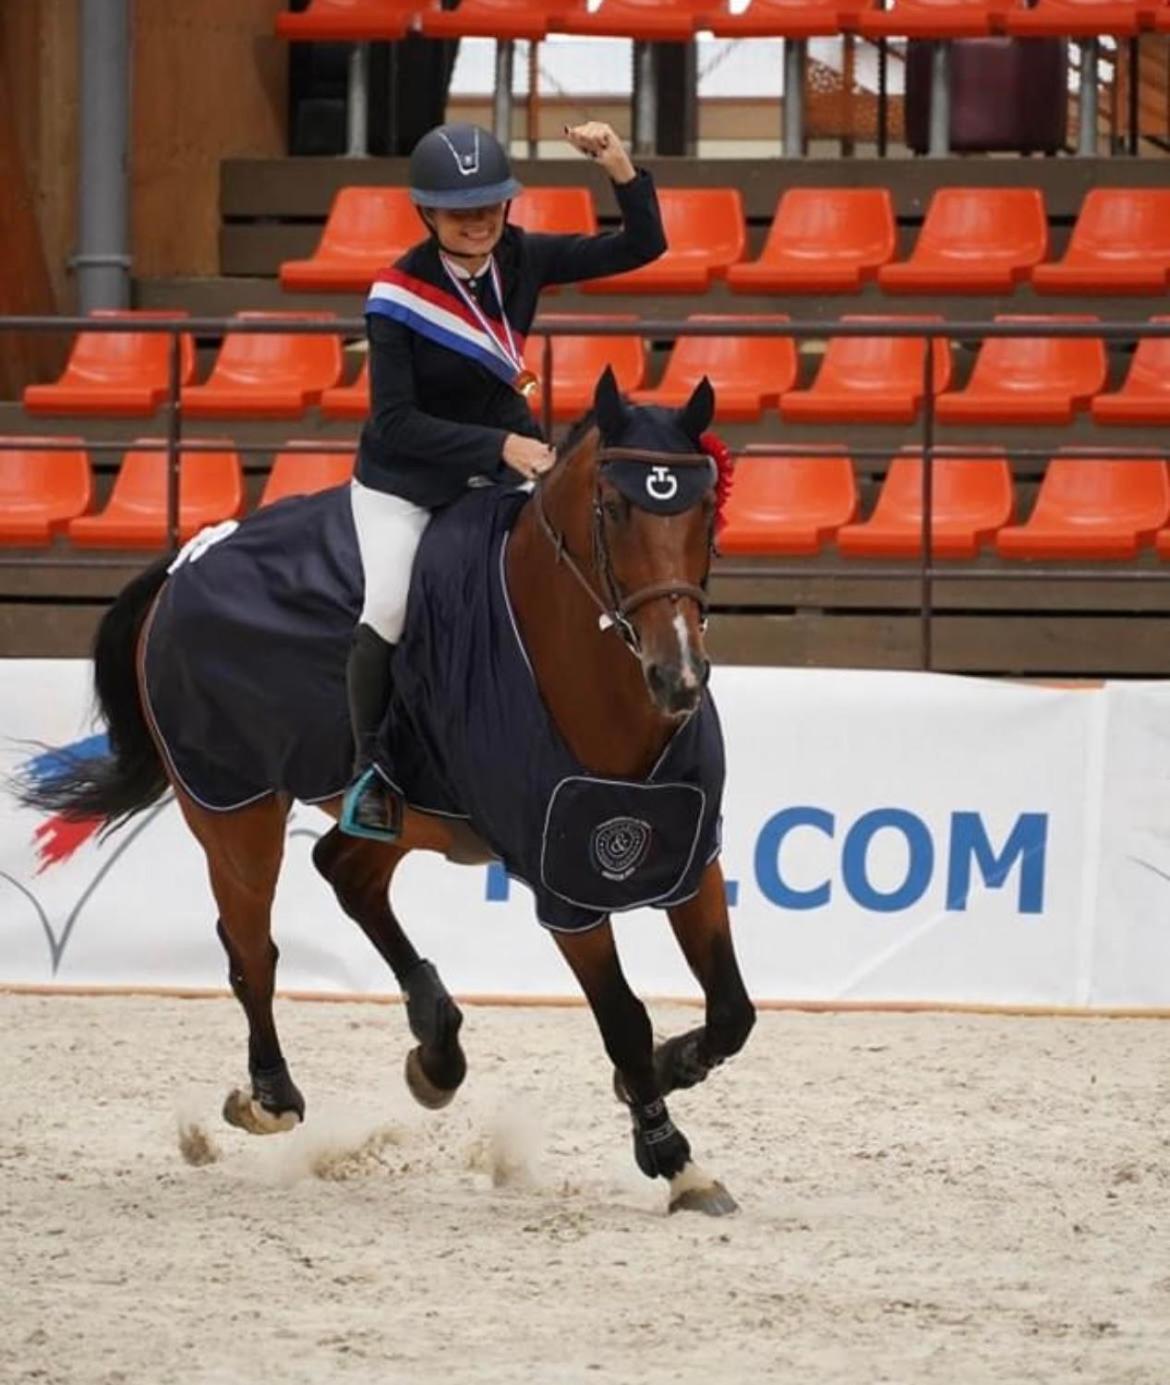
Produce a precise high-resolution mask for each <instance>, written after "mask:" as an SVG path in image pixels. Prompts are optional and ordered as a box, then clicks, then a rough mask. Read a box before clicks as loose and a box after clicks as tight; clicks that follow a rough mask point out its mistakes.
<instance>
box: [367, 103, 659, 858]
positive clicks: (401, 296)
mask: <svg viewBox="0 0 1170 1385" xmlns="http://www.w3.org/2000/svg"><path fill="white" fill-rule="evenodd" d="M565 134H566V137H567V139H568V140H569V142H570V143H571V144H572V145H573V147H574V148H575V149H577V150H579V151H580V152H581V153H583V154H587V155H588V156H589V157H591V158H594V159H596V160H597V162H598V163H599V164H600V165H601V167H602V168H604V169H605V171H606V172H607V173H608V174H609V176H610V178H611V179H612V180H613V184H614V191H615V193H616V195H617V201H618V206H619V208H620V209H621V214H622V226H621V229H620V230H617V231H610V232H606V233H603V234H601V235H597V236H582V235H537V234H529V233H527V232H525V231H522V230H520V229H519V228H518V227H516V226H512V225H509V224H508V221H507V215H508V204H509V203H510V202H511V200H512V198H513V197H515V196H516V195H517V193H519V192H520V191H521V187H520V184H519V183H518V182H517V181H516V179H515V178H514V177H513V176H512V170H511V168H510V166H509V163H508V156H507V153H506V152H505V151H504V149H503V147H502V146H501V145H500V144H499V143H498V142H497V141H496V140H495V139H494V138H493V136H492V135H490V134H489V133H488V131H487V130H483V129H480V128H479V127H478V126H475V125H440V126H438V127H437V128H436V129H434V130H431V131H430V132H429V133H428V134H426V135H424V136H423V138H422V139H421V140H420V141H419V142H418V144H417V145H416V146H415V149H414V153H413V154H412V155H411V159H410V195H411V198H412V200H413V201H414V203H415V204H416V206H417V207H418V209H419V214H420V216H421V217H422V219H423V221H424V222H425V223H426V226H427V229H428V231H429V233H430V234H429V235H428V237H427V239H426V240H424V241H421V242H420V243H419V244H418V245H416V246H414V247H413V249H411V250H408V251H407V253H406V254H405V255H404V256H403V257H402V258H401V259H400V260H399V261H398V262H397V263H396V264H395V265H394V266H393V268H391V269H388V270H384V271H381V272H380V273H379V276H378V278H377V279H376V280H375V281H374V284H373V286H372V287H371V289H370V296H369V299H368V300H367V303H366V323H367V331H368V335H369V345H370V417H369V420H368V421H367V423H366V425H365V427H364V428H363V430H362V437H361V445H360V448H359V451H358V459H357V466H356V469H355V473H354V481H353V486H352V499H353V517H354V526H355V528H356V530H357V539H358V546H359V548H360V550H361V559H362V568H363V572H364V576H365V599H364V605H363V606H362V611H361V616H360V618H359V623H358V626H357V630H356V633H355V635H354V640H353V645H352V648H351V652H350V656H349V662H348V665H347V668H346V683H347V688H348V693H349V712H350V720H351V724H352V727H353V735H354V746H355V759H356V763H355V767H354V778H353V781H352V782H351V784H350V786H349V788H348V790H347V791H346V795H345V802H344V805H343V809H342V818H341V823H342V827H343V828H345V829H346V830H347V831H351V832H354V833H356V834H357V835H360V836H373V837H378V838H382V839H386V840H393V839H394V837H395V836H396V835H397V830H398V823H397V813H398V808H399V804H398V803H397V800H396V797H395V795H394V793H393V792H392V791H391V789H390V787H389V785H387V784H386V783H385V782H384V780H383V779H382V777H381V775H379V774H378V772H377V770H376V768H375V767H374V745H375V741H376V737H377V733H378V729H379V727H380V725H381V722H382V717H383V715H384V713H385V710H386V707H387V705H388V703H389V700H390V692H391V661H392V656H393V652H394V645H395V643H396V641H397V640H398V638H399V637H400V635H401V634H402V628H403V624H404V622H405V618H406V598H407V591H408V588H409V585H410V570H411V565H412V563H413V561H414V555H415V551H416V550H417V548H418V545H419V541H420V539H421V538H422V533H423V530H424V529H425V528H426V526H427V522H428V521H429V519H430V516H431V512H432V511H433V510H435V509H438V508H439V507H441V506H444V505H448V504H450V503H451V502H452V501H454V500H456V499H458V497H459V496H460V495H462V494H463V493H464V492H465V491H466V490H467V488H468V487H469V486H477V485H485V484H492V483H501V484H505V485H517V484H520V483H521V482H522V481H525V480H528V481H531V480H534V479H535V478H536V477H538V476H540V475H541V474H542V473H544V472H545V471H547V470H548V469H549V468H550V467H551V466H552V465H553V462H554V460H555V454H554V452H553V449H552V448H551V447H550V446H549V445H548V444H547V443H546V442H545V441H544V439H543V438H542V437H541V433H540V428H539V426H538V424H537V422H536V420H535V419H534V417H533V414H532V411H531V409H530V408H529V405H528V400H527V397H526V396H527V394H528V393H529V392H530V391H531V390H532V389H533V388H534V387H535V386H536V384H537V381H536V379H535V377H534V376H533V375H532V374H531V372H529V371H527V370H525V368H524V362H523V359H522V355H521V348H522V346H523V337H524V334H526V333H527V332H528V329H529V327H530V326H531V325H532V319H533V317H534V316H535V314H536V306H537V299H538V296H539V293H540V290H541V289H542V288H543V287H544V286H545V285H546V284H564V283H572V282H575V281H578V280H581V279H594V278H598V277H600V276H602V275H607V274H616V273H620V272H622V271H623V270H628V269H636V268H637V267H638V266H639V265H643V264H647V263H648V262H649V261H651V260H653V259H656V258H657V257H658V256H659V255H661V254H662V252H663V250H665V248H666V241H665V238H664V236H663V233H662V220H661V217H660V215H659V211H658V200H657V197H656V195H655V192H654V184H653V182H652V180H651V178H650V175H649V173H647V172H646V171H645V170H642V169H635V168H634V166H633V164H632V163H631V162H630V159H629V155H628V154H627V153H626V151H625V149H624V147H623V146H622V144H621V141H620V140H619V139H618V137H617V136H616V135H615V134H614V132H613V130H612V129H611V128H610V127H609V126H608V125H605V124H602V123H601V122H599V121H590V122H588V123H587V124H584V125H578V126H576V127H575V128H572V129H570V128H568V127H566V130H565Z"/></svg>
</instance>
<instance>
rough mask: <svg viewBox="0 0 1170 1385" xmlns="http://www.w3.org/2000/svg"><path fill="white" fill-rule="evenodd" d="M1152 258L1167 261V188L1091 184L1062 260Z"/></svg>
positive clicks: (1169, 224)
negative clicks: (1114, 186) (1096, 186)
mask: <svg viewBox="0 0 1170 1385" xmlns="http://www.w3.org/2000/svg"><path fill="white" fill-rule="evenodd" d="M1151 258H1152V259H1156V260H1158V261H1162V262H1165V263H1167V264H1170V188H1092V189H1091V190H1090V191H1089V192H1087V193H1086V194H1085V200H1084V201H1083V202H1082V203H1081V210H1080V215H1079V216H1078V217H1077V220H1076V225H1075V226H1074V227H1073V232H1072V237H1071V238H1070V240H1069V245H1068V253H1067V255H1066V256H1065V262H1066V263H1076V262H1077V261H1084V260H1088V261H1096V260H1115V261H1116V260H1143V259H1151Z"/></svg>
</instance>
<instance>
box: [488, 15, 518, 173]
mask: <svg viewBox="0 0 1170 1385" xmlns="http://www.w3.org/2000/svg"><path fill="white" fill-rule="evenodd" d="M515 49H516V45H515V44H514V43H513V41H512V40H511V39H510V38H498V39H496V89H495V92H494V94H493V96H492V133H493V134H494V135H495V137H496V139H498V140H499V141H500V143H501V144H502V145H503V146H504V148H505V149H508V148H510V146H511V144H512V64H513V59H514V56H515Z"/></svg>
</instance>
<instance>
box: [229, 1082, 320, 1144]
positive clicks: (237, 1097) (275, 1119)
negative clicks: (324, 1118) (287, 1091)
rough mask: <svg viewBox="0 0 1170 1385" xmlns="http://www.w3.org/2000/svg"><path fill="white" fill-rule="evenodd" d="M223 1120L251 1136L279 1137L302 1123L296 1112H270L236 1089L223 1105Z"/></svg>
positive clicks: (230, 1093) (245, 1093)
mask: <svg viewBox="0 0 1170 1385" xmlns="http://www.w3.org/2000/svg"><path fill="white" fill-rule="evenodd" d="M223 1118H224V1120H225V1121H227V1123H228V1125H234V1126H235V1127H236V1129H237V1130H246V1131H247V1132H248V1134H249V1135H279V1134H281V1133H282V1132H284V1131H286V1130H293V1129H295V1128H296V1127H297V1126H298V1125H300V1123H301V1118H300V1116H299V1115H298V1114H297V1112H296V1111H269V1110H266V1109H265V1108H264V1107H263V1106H261V1105H260V1103H259V1102H258V1101H257V1100H256V1099H255V1098H254V1097H252V1096H249V1094H248V1093H247V1092H244V1091H241V1090H240V1088H239V1087H234V1088H233V1089H232V1090H231V1091H230V1092H228V1094H227V1097H226V1099H225V1101H224V1103H223Z"/></svg>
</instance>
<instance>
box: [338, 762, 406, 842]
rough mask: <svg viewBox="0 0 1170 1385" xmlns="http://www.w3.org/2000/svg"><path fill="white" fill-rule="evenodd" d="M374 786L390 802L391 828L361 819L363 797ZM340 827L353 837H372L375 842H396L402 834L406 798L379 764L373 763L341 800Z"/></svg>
mask: <svg viewBox="0 0 1170 1385" xmlns="http://www.w3.org/2000/svg"><path fill="white" fill-rule="evenodd" d="M372 789H373V790H375V791H377V792H378V793H380V794H381V795H382V796H383V797H384V798H385V800H386V802H387V803H388V804H389V807H390V812H389V818H390V824H389V826H388V827H375V826H372V825H371V824H369V823H364V822H360V821H359V820H358V816H357V813H358V807H359V805H360V803H361V800H362V798H363V797H364V796H365V794H366V793H368V792H370V791H371V790H372ZM339 826H340V827H341V830H342V831H343V832H346V833H348V834H349V836H351V837H368V838H369V839H370V840H371V841H375V842H396V841H398V839H399V838H400V837H401V836H402V799H401V798H400V797H399V795H398V794H397V793H395V791H394V790H393V789H392V788H391V787H390V785H389V784H388V783H387V782H386V780H385V779H384V778H383V777H382V775H381V774H379V773H378V770H377V767H376V766H374V765H370V767H369V768H368V769H366V770H364V771H363V772H362V773H361V774H360V775H359V776H358V778H357V779H355V780H354V782H353V783H352V784H351V785H350V786H349V788H348V789H346V791H345V797H344V798H343V799H342V801H341V816H340V819H339Z"/></svg>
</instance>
